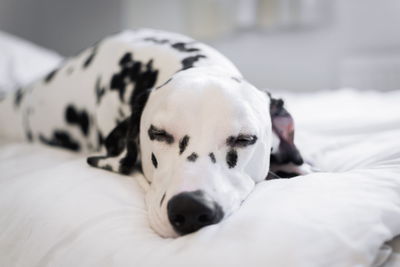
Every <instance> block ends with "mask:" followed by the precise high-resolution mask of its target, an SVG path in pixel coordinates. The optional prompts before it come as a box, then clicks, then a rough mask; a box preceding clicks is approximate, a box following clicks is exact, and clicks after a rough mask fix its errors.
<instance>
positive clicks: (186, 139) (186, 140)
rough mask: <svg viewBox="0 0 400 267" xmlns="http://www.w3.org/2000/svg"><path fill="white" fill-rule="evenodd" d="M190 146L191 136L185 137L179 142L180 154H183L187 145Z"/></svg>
mask: <svg viewBox="0 0 400 267" xmlns="http://www.w3.org/2000/svg"><path fill="white" fill-rule="evenodd" d="M188 144H189V136H187V135H185V136H184V137H183V138H182V139H181V140H180V141H179V154H182V153H183V152H184V151H185V149H186V147H187V145H188Z"/></svg>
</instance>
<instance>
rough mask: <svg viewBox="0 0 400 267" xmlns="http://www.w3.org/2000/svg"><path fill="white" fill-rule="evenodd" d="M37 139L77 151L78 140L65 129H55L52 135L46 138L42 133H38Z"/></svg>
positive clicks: (78, 146)
mask: <svg viewBox="0 0 400 267" xmlns="http://www.w3.org/2000/svg"><path fill="white" fill-rule="evenodd" d="M39 140H40V141H41V142H42V143H44V144H47V145H50V146H58V147H63V148H66V149H69V150H73V151H79V150H80V145H79V143H78V141H76V140H74V139H73V138H72V137H71V136H70V135H69V134H68V133H67V132H66V131H62V130H55V131H54V133H53V136H52V137H50V138H46V137H44V136H43V135H41V134H40V135H39Z"/></svg>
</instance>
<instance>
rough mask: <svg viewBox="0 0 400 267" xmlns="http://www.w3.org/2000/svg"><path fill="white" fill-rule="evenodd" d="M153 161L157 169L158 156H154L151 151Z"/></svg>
mask: <svg viewBox="0 0 400 267" xmlns="http://www.w3.org/2000/svg"><path fill="white" fill-rule="evenodd" d="M151 162H152V163H153V166H154V168H156V169H157V166H158V162H157V159H156V156H154V154H153V153H151Z"/></svg>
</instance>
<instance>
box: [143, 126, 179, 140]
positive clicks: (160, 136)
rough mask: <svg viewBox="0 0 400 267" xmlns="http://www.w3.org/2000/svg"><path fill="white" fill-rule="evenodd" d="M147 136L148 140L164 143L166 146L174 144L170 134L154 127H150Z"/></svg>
mask: <svg viewBox="0 0 400 267" xmlns="http://www.w3.org/2000/svg"><path fill="white" fill-rule="evenodd" d="M148 134H149V138H150V140H157V141H164V142H167V143H168V144H172V143H173V142H174V137H173V136H172V135H171V134H170V133H168V132H167V131H165V130H164V129H161V128H158V127H155V126H154V125H150V128H149V130H148Z"/></svg>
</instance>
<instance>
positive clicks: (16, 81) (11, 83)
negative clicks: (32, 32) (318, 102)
mask: <svg viewBox="0 0 400 267" xmlns="http://www.w3.org/2000/svg"><path fill="white" fill-rule="evenodd" d="M61 60H62V57H61V56H60V55H58V54H57V53H55V52H52V51H50V50H47V49H45V48H41V47H39V46H37V45H34V44H32V43H30V42H28V41H25V40H22V39H20V38H18V37H15V36H12V35H10V34H7V33H5V32H1V31H0V93H6V92H10V91H13V90H16V89H17V88H18V87H21V86H25V85H27V84H28V83H30V82H32V81H34V80H35V79H37V78H39V77H41V76H43V75H45V74H46V73H48V72H49V71H51V70H52V69H53V68H55V67H56V66H57V65H58V64H59V63H60V62H61Z"/></svg>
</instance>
